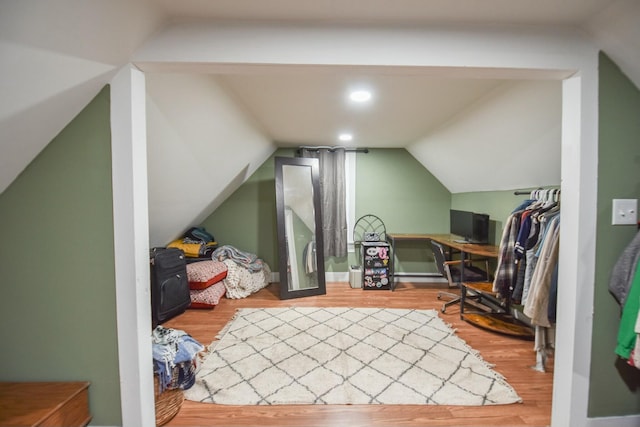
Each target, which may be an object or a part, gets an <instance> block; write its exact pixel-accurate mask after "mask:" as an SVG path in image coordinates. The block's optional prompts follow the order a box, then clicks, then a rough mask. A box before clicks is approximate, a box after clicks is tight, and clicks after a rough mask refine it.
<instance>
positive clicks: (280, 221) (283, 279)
mask: <svg viewBox="0 0 640 427" xmlns="http://www.w3.org/2000/svg"><path fill="white" fill-rule="evenodd" d="M283 166H301V167H308V168H310V169H311V187H312V189H313V207H314V219H315V230H314V231H315V241H316V244H315V246H316V264H317V269H316V272H317V275H318V277H317V280H318V286H317V287H316V288H309V289H302V290H289V279H288V275H287V266H288V264H289V262H288V254H287V240H286V237H287V236H286V232H285V206H284V202H285V201H284V182H283V173H282V169H283ZM275 184H276V220H277V227H278V258H279V259H278V265H279V273H280V299H283V300H284V299H291V298H301V297H307V296H312V295H324V294H326V293H327V291H326V282H325V270H324V243H323V242H324V240H323V238H324V237H323V232H322V215H321V204H320V176H319V161H318V159H314V158H302V157H275Z"/></svg>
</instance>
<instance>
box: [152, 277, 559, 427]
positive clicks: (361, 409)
mask: <svg viewBox="0 0 640 427" xmlns="http://www.w3.org/2000/svg"><path fill="white" fill-rule="evenodd" d="M437 292H438V288H437V286H435V287H434V285H429V284H416V285H413V284H402V283H401V284H398V286H397V288H396V290H395V291H394V292H391V291H363V290H362V289H352V288H350V287H349V285H348V284H347V283H328V284H327V294H326V295H323V296H318V297H307V298H300V299H294V300H287V301H280V300H279V299H278V285H277V284H271V285H269V286H268V287H267V288H265V289H263V290H261V291H260V292H257V293H255V294H253V295H251V296H249V297H248V298H244V299H240V300H230V299H226V298H223V299H222V300H221V301H220V304H219V305H218V306H217V307H216V308H215V309H214V310H187V312H186V313H184V314H182V315H180V316H179V317H177V318H175V319H172V320H171V321H169V322H167V323H166V324H165V325H164V326H167V327H170V328H175V329H181V330H184V331H186V332H187V333H189V334H190V335H191V336H193V337H194V338H195V339H197V340H198V341H199V342H201V343H202V344H204V345H208V344H210V343H211V342H212V341H213V339H214V337H215V335H216V334H217V332H218V331H219V330H220V329H222V327H223V326H224V325H225V324H226V323H227V322H228V321H229V320H230V319H231V317H232V316H233V314H234V313H235V311H236V309H238V308H243V307H290V306H311V307H320V306H323V307H386V308H415V309H430V308H435V309H438V310H439V309H440V307H441V304H442V302H441V301H438V300H437V299H436V294H437ZM440 316H441V317H442V318H443V319H444V320H445V321H446V322H448V323H449V324H451V325H452V326H453V327H454V328H455V329H456V330H457V333H458V335H459V336H460V337H461V338H462V339H464V340H465V341H466V342H467V344H469V345H470V346H471V347H473V348H474V349H476V350H478V351H479V352H480V354H481V356H482V357H483V358H484V359H485V360H486V361H487V362H489V363H492V364H494V365H495V370H496V371H498V372H499V373H501V374H502V375H503V376H505V378H506V379H507V381H508V382H509V383H510V384H511V385H512V386H513V387H514V388H515V390H516V392H517V393H518V394H519V395H520V397H521V398H522V399H523V403H516V404H511V405H500V406H430V405H290V406H289V405H287V406H285V405H277V406H226V405H214V404H207V403H196V402H191V401H186V400H185V402H184V403H183V405H182V408H181V409H180V412H179V413H178V415H176V417H175V418H173V419H172V420H171V421H170V422H169V423H168V424H167V425H168V426H309V427H311V426H331V427H335V426H514V427H515V426H548V425H549V424H550V422H551V421H550V419H551V392H552V386H553V359H552V358H550V359H549V361H548V366H547V372H546V373H542V372H538V371H535V370H533V369H531V366H533V365H535V353H534V352H533V342H532V341H525V340H520V339H516V338H511V337H507V336H503V335H498V334H495V333H492V332H487V331H484V330H482V329H480V328H477V327H475V326H472V325H470V324H467V323H466V322H464V321H462V320H460V316H459V311H458V307H457V306H452V307H450V308H449V309H447V313H446V314H442V313H440Z"/></svg>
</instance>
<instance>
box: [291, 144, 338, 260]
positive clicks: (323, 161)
mask: <svg viewBox="0 0 640 427" xmlns="http://www.w3.org/2000/svg"><path fill="white" fill-rule="evenodd" d="M300 155H301V157H315V158H317V159H319V163H320V201H321V202H320V203H321V205H322V206H321V217H322V232H323V234H324V241H323V242H324V256H325V257H328V256H333V257H346V256H347V209H346V192H347V190H346V184H345V177H344V176H345V170H344V159H345V150H344V148H332V149H327V148H319V149H313V150H309V149H302V150H301V151H300Z"/></svg>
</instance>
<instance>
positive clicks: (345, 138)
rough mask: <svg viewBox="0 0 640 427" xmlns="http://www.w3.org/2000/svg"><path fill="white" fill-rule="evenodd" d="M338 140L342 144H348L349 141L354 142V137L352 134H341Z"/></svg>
mask: <svg viewBox="0 0 640 427" xmlns="http://www.w3.org/2000/svg"><path fill="white" fill-rule="evenodd" d="M338 139H339V140H340V141H342V142H348V141H352V140H353V135H352V134H350V133H346V132H344V133H341V134H340V135H338Z"/></svg>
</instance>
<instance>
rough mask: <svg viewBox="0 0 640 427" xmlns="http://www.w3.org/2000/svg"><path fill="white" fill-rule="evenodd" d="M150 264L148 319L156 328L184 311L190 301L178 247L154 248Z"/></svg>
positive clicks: (185, 264) (181, 256)
mask: <svg viewBox="0 0 640 427" xmlns="http://www.w3.org/2000/svg"><path fill="white" fill-rule="evenodd" d="M150 263H151V320H152V326H153V327H154V328H155V327H156V326H158V325H159V324H161V323H164V322H166V321H167V320H169V319H171V318H173V317H175V316H177V315H179V314H181V313H183V312H184V311H185V310H186V309H187V307H189V305H190V304H191V296H190V293H189V282H188V280H187V263H186V261H185V256H184V252H182V250H180V249H177V248H153V249H151V251H150Z"/></svg>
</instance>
